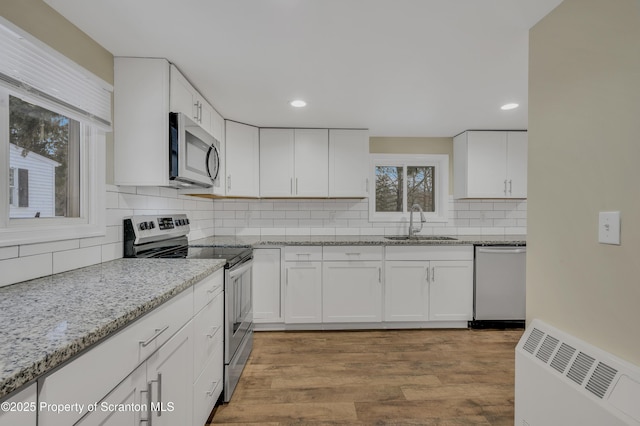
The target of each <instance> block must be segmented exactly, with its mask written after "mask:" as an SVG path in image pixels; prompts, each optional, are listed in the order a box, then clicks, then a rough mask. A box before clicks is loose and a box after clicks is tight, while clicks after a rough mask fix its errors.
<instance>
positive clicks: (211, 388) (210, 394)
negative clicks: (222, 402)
mask: <svg viewBox="0 0 640 426" xmlns="http://www.w3.org/2000/svg"><path fill="white" fill-rule="evenodd" d="M216 387H218V382H211V387H210V388H209V390H208V391H207V396H212V395H213V391H215V390H216Z"/></svg>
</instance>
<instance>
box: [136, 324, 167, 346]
mask: <svg viewBox="0 0 640 426" xmlns="http://www.w3.org/2000/svg"><path fill="white" fill-rule="evenodd" d="M168 328H169V326H166V327H165V328H156V332H155V333H154V335H153V336H151V337H149V338H148V339H147V340H145V341H140V346H142V347H143V348H146V347H147V346H149V345H150V344H151V342H153V341H154V340H155V339H157V338H158V336H160V335H161V334H162V333H164V332H165V331H167V329H168Z"/></svg>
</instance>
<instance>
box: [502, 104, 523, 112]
mask: <svg viewBox="0 0 640 426" xmlns="http://www.w3.org/2000/svg"><path fill="white" fill-rule="evenodd" d="M519 106H520V105H518V104H504V105H502V106H501V107H500V109H501V110H504V111H508V110H510V109H515V108H518V107H519Z"/></svg>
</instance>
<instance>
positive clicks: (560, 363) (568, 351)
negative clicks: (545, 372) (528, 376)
mask: <svg viewBox="0 0 640 426" xmlns="http://www.w3.org/2000/svg"><path fill="white" fill-rule="evenodd" d="M574 353H576V348H574V347H572V346H569V345H567V344H566V343H563V344H561V345H560V349H558V352H557V353H556V356H554V357H553V360H551V367H553V368H554V369H555V370H557V371H558V372H560V373H564V370H565V369H566V368H567V365H569V361H570V360H571V357H572V356H573V354H574Z"/></svg>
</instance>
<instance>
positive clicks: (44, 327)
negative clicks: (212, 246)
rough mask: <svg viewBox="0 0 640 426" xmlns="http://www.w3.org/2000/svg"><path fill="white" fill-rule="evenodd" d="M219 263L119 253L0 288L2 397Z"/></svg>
mask: <svg viewBox="0 0 640 426" xmlns="http://www.w3.org/2000/svg"><path fill="white" fill-rule="evenodd" d="M223 266H224V261H222V260H190V259H118V260H114V261H111V262H105V263H102V264H98V265H94V266H89V267H86V268H80V269H76V270H73V271H69V272H64V273H60V274H54V275H51V276H47V277H43V278H38V279H35V280H30V281H25V282H22V283H18V284H14V285H10V286H6V287H3V288H0V321H1V322H2V325H3V327H2V330H1V331H0V398H3V397H4V396H6V395H7V394H9V393H11V392H12V391H14V390H16V389H18V388H20V387H21V386H23V385H25V384H28V383H30V382H33V381H34V380H36V379H37V378H39V377H40V376H42V375H44V374H46V373H48V372H50V371H51V370H53V369H54V368H56V367H58V366H60V365H62V364H63V363H65V362H66V361H67V360H69V359H71V358H73V357H75V356H76V355H78V354H79V353H81V352H83V351H85V350H86V349H88V348H89V347H91V346H92V345H94V344H96V343H97V342H100V341H102V340H103V339H104V338H106V337H108V336H109V335H111V334H113V333H114V332H116V331H118V330H120V329H122V328H124V327H125V326H127V325H128V324H130V323H132V322H133V321H135V320H136V319H138V318H140V317H142V316H143V315H144V314H146V313H148V312H150V311H151V310H153V309H154V308H156V307H158V306H160V305H161V304H162V303H164V302H166V301H167V300H169V299H171V298H172V297H174V296H176V295H177V294H179V293H180V292H182V291H183V290H186V289H187V288H189V287H190V286H192V285H193V284H195V283H197V282H198V281H200V280H202V279H203V278H205V277H207V276H208V275H210V274H212V273H213V272H215V271H216V270H218V269H220V268H222V267H223Z"/></svg>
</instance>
